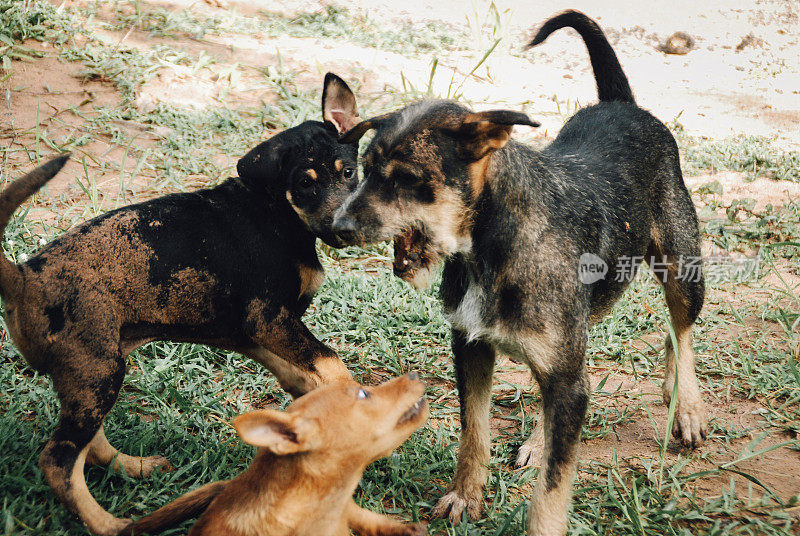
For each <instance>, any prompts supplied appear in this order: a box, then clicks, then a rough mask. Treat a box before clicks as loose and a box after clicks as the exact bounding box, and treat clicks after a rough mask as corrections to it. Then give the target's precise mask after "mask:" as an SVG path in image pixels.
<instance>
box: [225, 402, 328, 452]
mask: <svg viewBox="0 0 800 536" xmlns="http://www.w3.org/2000/svg"><path fill="white" fill-rule="evenodd" d="M233 427H234V428H236V432H238V434H239V437H241V438H242V441H244V442H245V443H248V444H250V445H254V446H256V447H263V448H265V449H267V450H269V451H270V452H272V453H274V454H277V455H279V456H284V455H286V454H295V453H298V452H306V451H308V450H310V449H311V448H312V444H311V439H312V437H313V436H314V434H313V430H312V429H311V428H312V426H311V425H310V423H308V422H306V421H305V420H303V419H302V417H298V416H297V415H293V414H291V413H285V412H283V411H276V410H272V409H259V410H256V411H251V412H249V413H245V414H244V415H239V416H238V417H236V418H235V419H233Z"/></svg>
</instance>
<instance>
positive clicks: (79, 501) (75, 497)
mask: <svg viewBox="0 0 800 536" xmlns="http://www.w3.org/2000/svg"><path fill="white" fill-rule="evenodd" d="M88 452H89V445H87V446H86V447H84V449H83V450H82V451H81V453H80V454H79V455H78V459H77V460H75V465H74V466H73V468H72V473H71V474H70V479H69V482H70V486H69V490H68V491H67V497H68V499H69V501H70V502H71V503H72V504H73V505H74V507H75V509H76V510H77V513H78V516H79V517H80V518H81V521H83V522H84V523H86V526H87V527H89V530H91V531H92V532H93V533H94V534H98V535H101V536H106V535H108V536H111V535H114V534H117V532H119V531H120V530H121V529H122V528H124V527H125V526H126V525H127V524H128V523H130V519H120V518H118V517H114V516H113V515H111V514H109V513H108V512H106V511H105V510H104V509H103V507H101V506H100V505H99V504H97V501H95V500H94V497H92V494H91V493H89V488H88V487H87V486H86V478H85V477H84V474H83V466H84V463H85V461H86V455H87V453H88Z"/></svg>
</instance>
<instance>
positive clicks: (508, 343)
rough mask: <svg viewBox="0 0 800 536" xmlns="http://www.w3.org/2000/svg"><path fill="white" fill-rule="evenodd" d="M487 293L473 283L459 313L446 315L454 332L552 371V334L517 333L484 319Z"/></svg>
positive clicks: (538, 367) (541, 368) (522, 361)
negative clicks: (479, 340)
mask: <svg viewBox="0 0 800 536" xmlns="http://www.w3.org/2000/svg"><path fill="white" fill-rule="evenodd" d="M485 301H486V294H485V292H484V290H483V288H481V287H480V286H479V285H477V284H476V283H474V282H473V283H470V285H469V287H467V292H466V293H465V294H464V297H463V298H461V302H460V303H459V304H458V307H456V309H455V311H448V312H445V319H446V320H447V322H448V323H449V324H450V326H451V327H452V328H453V329H456V330H459V331H463V332H464V333H465V334H466V336H467V341H468V342H472V341H475V340H478V339H483V340H485V341H486V342H488V343H490V344H491V345H492V346H494V348H495V349H496V350H498V351H499V352H502V353H503V354H505V355H506V356H508V357H509V358H510V359H511V360H512V361H514V362H516V363H525V364H527V365H528V366H531V367H536V368H537V369H540V370H547V369H549V368H550V367H549V362H550V359H551V358H552V341H551V336H550V335H549V334H548V333H532V332H516V331H509V330H508V329H505V328H504V327H503V326H502V325H501V324H499V323H497V322H494V321H492V319H489V321H488V322H487V320H486V319H484V316H483V310H484V303H485Z"/></svg>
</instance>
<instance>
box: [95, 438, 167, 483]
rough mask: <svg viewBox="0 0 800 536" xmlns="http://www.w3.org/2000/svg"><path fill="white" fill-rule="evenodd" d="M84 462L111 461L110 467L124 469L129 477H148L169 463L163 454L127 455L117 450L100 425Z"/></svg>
mask: <svg viewBox="0 0 800 536" xmlns="http://www.w3.org/2000/svg"><path fill="white" fill-rule="evenodd" d="M86 462H87V463H89V464H92V465H109V464H110V463H112V462H113V464H114V465H113V467H112V469H114V470H116V471H125V473H126V474H127V475H128V476H130V477H131V478H139V477H148V476H150V473H152V472H153V471H154V470H155V469H157V468H158V467H165V466H168V465H169V462H168V461H167V459H166V458H165V457H163V456H142V457H140V456H129V455H127V454H124V453H122V452H120V451H118V450H117V449H115V448H114V446H113V445H111V443H109V442H108V439H107V438H106V434H105V431H104V430H103V427H102V426H101V427H100V429H99V430H98V431H97V433H96V434H95V436H94V438H92V441H91V443H89V452H88V453H87V455H86Z"/></svg>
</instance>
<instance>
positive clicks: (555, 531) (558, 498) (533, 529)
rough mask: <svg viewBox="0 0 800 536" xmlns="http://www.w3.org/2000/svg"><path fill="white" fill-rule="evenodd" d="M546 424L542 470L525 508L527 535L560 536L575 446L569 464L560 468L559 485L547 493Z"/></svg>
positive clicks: (569, 495) (564, 526)
mask: <svg viewBox="0 0 800 536" xmlns="http://www.w3.org/2000/svg"><path fill="white" fill-rule="evenodd" d="M548 426H550V424H549V423H547V422H545V423H544V426H543V428H545V433H544V436H545V441H544V452H543V453H542V460H543V461H542V468H541V469H540V470H539V478H538V479H537V481H536V487H535V488H534V490H533V497H532V498H531V505H530V507H529V508H528V536H562V535H563V534H566V532H567V510H568V509H569V504H570V500H571V499H572V481H573V480H574V478H575V467H576V465H577V457H578V456H577V454H578V453H577V450H578V444H577V443H576V444H575V449H574V451H573V452H572V453H571V455H570V457H569V461H567V462H566V463H564V464H563V465H562V466H561V472H560V477H559V482H558V485H557V486H556V487H554V488H553V489H551V490H550V491H548V490H547V478H546V476H545V475H546V474H547V465H548V463H549V460H550V451H551V449H552V446H551V434H549V433H547V427H548Z"/></svg>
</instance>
